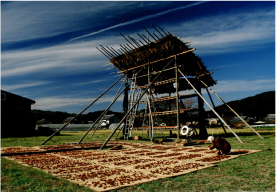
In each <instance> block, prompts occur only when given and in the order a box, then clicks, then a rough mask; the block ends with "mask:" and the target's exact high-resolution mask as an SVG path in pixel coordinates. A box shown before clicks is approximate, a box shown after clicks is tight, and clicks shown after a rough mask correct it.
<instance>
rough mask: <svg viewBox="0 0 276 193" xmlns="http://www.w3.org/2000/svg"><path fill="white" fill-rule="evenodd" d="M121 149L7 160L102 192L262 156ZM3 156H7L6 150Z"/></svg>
mask: <svg viewBox="0 0 276 193" xmlns="http://www.w3.org/2000/svg"><path fill="white" fill-rule="evenodd" d="M117 145H123V149H121V150H100V151H99V150H98V151H97V150H75V151H64V152H55V153H41V154H28V155H16V156H7V157H5V158H6V159H9V160H13V161H15V162H17V163H20V164H22V165H24V166H30V167H34V168H36V169H39V170H42V171H44V172H46V173H50V174H52V175H54V176H57V177H59V178H63V179H67V180H69V181H71V182H73V183H77V184H79V185H84V186H87V187H89V188H91V189H92V190H94V191H98V192H99V191H107V190H113V189H117V188H120V187H124V186H131V185H135V184H140V183H144V182H149V181H153V180H158V179H161V178H168V177H172V176H178V175H183V174H186V173H190V172H195V171H197V170H201V169H204V168H208V167H213V166H215V165H214V163H218V162H221V161H225V160H229V159H234V158H237V157H239V156H241V155H247V154H250V153H255V152H258V151H257V150H232V151H231V152H232V153H231V154H230V155H227V156H224V157H221V156H217V155H216V153H215V151H210V150H209V149H208V148H197V147H191V146H189V147H174V146H167V145H145V144H137V143H117ZM18 148H19V150H20V147H18ZM21 148H23V147H21ZM36 148H38V147H36ZM25 149H27V150H29V148H25ZM34 149H35V148H34ZM21 150H22V149H21ZM2 152H5V150H4V148H3V149H2Z"/></svg>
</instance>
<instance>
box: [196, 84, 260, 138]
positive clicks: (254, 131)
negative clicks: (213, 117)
mask: <svg viewBox="0 0 276 193" xmlns="http://www.w3.org/2000/svg"><path fill="white" fill-rule="evenodd" d="M200 81H201V82H202V84H204V85H205V86H206V88H209V89H210V90H211V91H212V92H213V93H214V94H215V95H216V96H217V97H218V98H219V99H220V100H221V102H223V103H224V104H225V105H226V106H227V107H228V108H229V109H230V110H231V111H232V112H233V113H235V115H237V117H239V118H240V119H241V120H242V121H243V122H244V123H245V124H246V125H247V126H248V127H250V129H252V130H253V131H254V132H255V133H256V134H257V135H258V136H259V137H260V138H262V139H264V138H263V137H262V136H261V135H260V134H259V133H258V132H257V131H256V130H255V129H253V128H252V127H251V126H250V125H249V124H248V123H247V122H246V121H245V120H244V119H243V118H242V117H241V116H240V115H239V114H238V113H237V112H236V111H234V110H233V109H232V108H231V107H230V106H229V105H228V104H227V103H225V102H224V101H223V100H222V99H221V98H220V97H219V96H218V95H217V93H215V91H213V90H212V89H211V88H210V87H208V85H207V84H205V83H204V82H203V81H202V80H200Z"/></svg>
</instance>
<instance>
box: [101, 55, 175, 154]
mask: <svg viewBox="0 0 276 193" xmlns="http://www.w3.org/2000/svg"><path fill="white" fill-rule="evenodd" d="M172 61H173V59H172V60H171V61H170V62H169V63H168V64H167V65H166V66H165V67H164V68H163V69H162V70H165V69H166V68H167V67H168V66H169V64H170V63H171V62H172ZM162 72H163V71H161V72H160V73H159V74H158V75H157V76H156V77H155V78H154V79H153V80H152V82H151V83H150V84H149V85H148V86H147V88H146V89H145V90H144V91H143V93H142V94H141V95H140V97H139V98H138V100H137V101H136V102H135V104H134V105H132V107H131V108H130V109H129V110H128V112H127V113H126V114H125V116H124V117H123V118H122V120H121V121H120V122H119V124H118V126H117V127H116V128H115V129H114V131H113V132H112V133H111V134H110V135H109V137H108V138H107V140H106V141H105V142H104V144H103V145H102V146H101V147H100V149H103V148H104V147H105V145H106V144H107V143H108V142H109V140H110V139H111V137H112V136H113V135H114V133H115V132H116V131H117V129H118V128H119V127H120V126H121V124H122V123H123V122H124V120H125V119H126V117H127V116H128V115H129V113H130V112H131V111H132V109H133V108H134V107H135V106H136V105H137V104H138V102H139V101H140V99H141V98H142V97H143V96H144V95H145V93H146V92H147V90H148V88H149V87H150V86H151V85H152V84H153V83H154V82H155V81H156V79H157V78H158V77H159V75H160V74H161V73H162Z"/></svg>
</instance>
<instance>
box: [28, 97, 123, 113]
mask: <svg viewBox="0 0 276 193" xmlns="http://www.w3.org/2000/svg"><path fill="white" fill-rule="evenodd" d="M123 98H124V97H123V96H120V97H119V98H118V99H117V101H116V102H121V101H123ZM95 99H96V98H69V97H68V98H65V97H58V96H56V97H44V98H39V99H36V100H35V101H36V104H35V105H32V109H36V108H38V109H42V110H44V109H56V108H59V107H70V106H83V108H85V107H86V106H88V105H89V104H90V103H91V102H93V101H94V100H95ZM113 99H114V97H109V96H107V97H102V98H100V99H99V100H98V101H97V102H96V103H95V105H96V104H101V103H107V106H108V104H110V103H111V102H112V101H113ZM107 106H106V107H107Z"/></svg>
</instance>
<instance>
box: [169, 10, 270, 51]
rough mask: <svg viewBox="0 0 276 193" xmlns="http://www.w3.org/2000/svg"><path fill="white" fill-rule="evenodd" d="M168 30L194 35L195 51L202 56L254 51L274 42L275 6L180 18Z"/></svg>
mask: <svg viewBox="0 0 276 193" xmlns="http://www.w3.org/2000/svg"><path fill="white" fill-rule="evenodd" d="M183 29H184V30H183ZM170 31H173V33H175V34H177V35H178V36H182V37H190V36H195V38H193V39H191V40H192V42H193V43H197V42H202V44H199V45H197V46H195V47H196V48H198V49H197V51H196V53H197V54H200V55H201V56H202V55H208V54H217V53H226V52H228V53H230V52H239V51H248V50H257V49H259V48H260V47H263V46H264V44H265V43H274V42H275V9H274V8H266V9H254V10H246V11H244V10H235V11H229V12H226V13H221V14H216V15H210V16H206V17H201V18H197V19H193V20H190V21H184V22H183V23H182V24H181V25H180V26H177V27H174V26H172V27H171V28H170Z"/></svg>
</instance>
